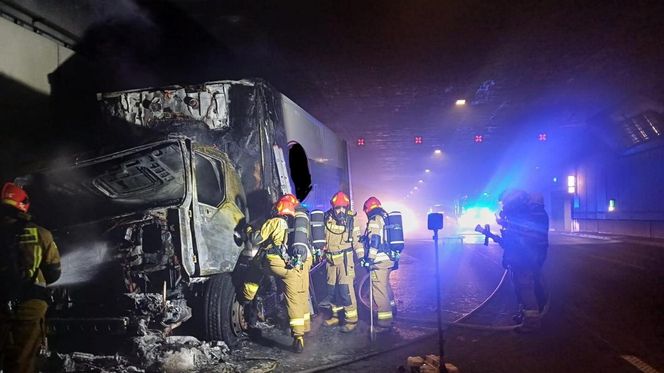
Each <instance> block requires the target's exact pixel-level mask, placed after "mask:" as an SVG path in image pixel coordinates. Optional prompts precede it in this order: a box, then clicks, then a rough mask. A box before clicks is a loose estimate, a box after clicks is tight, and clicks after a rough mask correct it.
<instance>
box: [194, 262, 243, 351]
mask: <svg viewBox="0 0 664 373" xmlns="http://www.w3.org/2000/svg"><path fill="white" fill-rule="evenodd" d="M241 310H242V307H241V306H240V304H239V303H238V301H237V296H236V292H235V287H234V286H233V281H232V277H231V274H230V273H221V274H217V275H214V276H212V277H211V278H210V279H209V280H208V281H207V282H206V283H205V292H204V293H203V336H204V338H205V340H207V341H215V340H222V341H224V342H226V344H228V345H231V344H234V343H235V342H237V341H238V339H239V338H240V337H241V336H242V335H243V333H244V332H243V330H244V328H243V323H244V317H243V315H242V311H241Z"/></svg>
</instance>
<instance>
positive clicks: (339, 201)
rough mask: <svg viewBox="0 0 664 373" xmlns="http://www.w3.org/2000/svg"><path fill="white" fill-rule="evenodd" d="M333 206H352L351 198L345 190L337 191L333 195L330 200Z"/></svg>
mask: <svg viewBox="0 0 664 373" xmlns="http://www.w3.org/2000/svg"><path fill="white" fill-rule="evenodd" d="M330 204H331V205H332V207H346V208H348V207H350V198H348V195H346V193H344V192H337V193H335V194H334V195H333V196H332V199H331V200H330Z"/></svg>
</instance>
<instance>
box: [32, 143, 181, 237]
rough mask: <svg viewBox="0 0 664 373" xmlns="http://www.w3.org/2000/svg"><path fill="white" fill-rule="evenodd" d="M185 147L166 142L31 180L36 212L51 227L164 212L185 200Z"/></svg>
mask: <svg viewBox="0 0 664 373" xmlns="http://www.w3.org/2000/svg"><path fill="white" fill-rule="evenodd" d="M183 156H184V154H183V149H182V144H181V143H180V142H178V141H165V142H160V143H156V144H151V145H148V146H143V147H138V148H133V149H130V150H126V151H123V152H119V153H114V154H110V155H107V156H103V157H99V158H94V159H90V160H87V161H84V162H80V163H78V164H72V165H69V166H64V167H60V168H57V169H49V170H45V171H43V172H38V173H35V174H32V175H30V176H29V180H30V185H29V190H30V195H31V198H32V199H33V201H34V202H35V203H34V206H35V208H34V212H35V214H36V215H38V216H39V218H40V219H41V221H43V222H44V223H45V224H46V225H47V226H49V227H51V228H59V227H65V226H70V225H75V224H80V223H87V222H91V221H99V220H102V219H108V218H115V217H119V216H123V215H127V214H135V213H137V212H140V211H144V210H148V209H154V208H159V207H167V206H177V205H179V204H180V203H182V201H183V199H184V198H185V192H186V188H185V172H186V171H185V164H184V161H183Z"/></svg>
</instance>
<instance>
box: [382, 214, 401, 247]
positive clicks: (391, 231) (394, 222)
mask: <svg viewBox="0 0 664 373" xmlns="http://www.w3.org/2000/svg"><path fill="white" fill-rule="evenodd" d="M385 230H386V231H387V237H386V238H387V243H388V244H389V245H390V250H392V251H397V252H401V250H403V247H404V240H403V223H402V221H401V212H399V211H392V212H390V213H389V215H388V216H387V222H386V224H385Z"/></svg>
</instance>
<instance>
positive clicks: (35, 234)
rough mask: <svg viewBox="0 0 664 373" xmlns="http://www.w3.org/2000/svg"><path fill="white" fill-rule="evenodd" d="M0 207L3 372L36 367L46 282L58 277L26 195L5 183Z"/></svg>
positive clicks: (52, 248) (49, 242) (51, 245)
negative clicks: (33, 220)
mask: <svg viewBox="0 0 664 373" xmlns="http://www.w3.org/2000/svg"><path fill="white" fill-rule="evenodd" d="M1 198H2V201H1V202H2V204H1V205H0V209H1V210H2V211H1V214H0V246H1V247H0V249H1V250H2V255H1V256H0V281H1V282H0V284H1V290H0V298H1V299H0V301H1V302H2V310H1V311H0V355H2V356H3V357H4V361H3V369H4V372H11V373H13V372H26V373H27V372H29V373H33V372H35V371H36V367H35V360H36V357H37V353H38V352H39V348H40V346H41V343H42V341H43V340H44V338H45V324H44V317H45V315H46V309H47V307H48V304H47V303H46V300H47V299H48V297H49V294H48V291H47V289H46V285H47V284H51V283H53V282H55V281H56V280H57V279H58V278H60V254H59V252H58V248H57V246H56V245H55V242H53V236H52V235H51V232H49V231H48V230H46V229H44V228H42V227H40V226H38V225H36V224H34V223H32V222H31V221H30V215H28V209H29V207H30V203H29V200H28V195H27V193H26V192H25V191H24V190H23V189H22V188H20V187H19V186H18V185H16V184H14V183H6V184H5V185H4V186H3V188H2V192H1Z"/></svg>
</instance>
